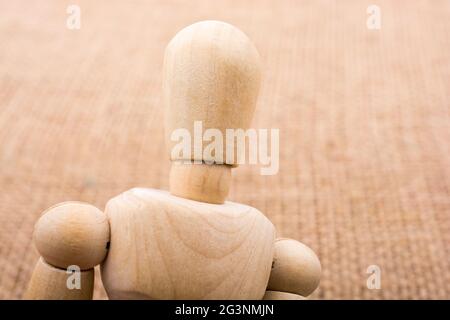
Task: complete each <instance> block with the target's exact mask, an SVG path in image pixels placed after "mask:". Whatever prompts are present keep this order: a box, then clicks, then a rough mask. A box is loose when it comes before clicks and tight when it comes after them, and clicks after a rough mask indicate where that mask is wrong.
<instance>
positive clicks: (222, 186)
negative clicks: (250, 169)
mask: <svg viewBox="0 0 450 320" xmlns="http://www.w3.org/2000/svg"><path fill="white" fill-rule="evenodd" d="M231 168H232V167H231V166H229V165H220V164H219V165H207V164H182V163H178V162H172V165H171V166H170V178H169V181H170V182H169V184H170V187H169V190H170V193H171V194H173V195H175V196H179V197H182V198H186V199H191V200H196V201H201V202H208V203H216V204H221V203H224V201H225V199H226V197H227V196H228V192H229V190H230V184H231Z"/></svg>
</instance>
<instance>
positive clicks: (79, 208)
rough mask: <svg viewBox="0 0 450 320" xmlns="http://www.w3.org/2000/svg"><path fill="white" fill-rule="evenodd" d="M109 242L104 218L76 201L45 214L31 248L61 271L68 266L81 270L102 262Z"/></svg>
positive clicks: (100, 212)
mask: <svg viewBox="0 0 450 320" xmlns="http://www.w3.org/2000/svg"><path fill="white" fill-rule="evenodd" d="M109 238H110V236H109V224H108V218H107V217H106V215H105V214H104V213H103V212H102V211H100V210H99V209H98V208H96V207H94V206H93V205H90V204H88V203H82V202H76V201H68V202H64V203H60V204H57V205H55V206H52V207H51V208H49V209H47V210H45V211H44V213H43V215H42V216H41V217H40V218H39V220H38V221H37V222H36V225H35V227H34V232H33V239H34V245H35V246H36V248H37V250H38V251H39V253H40V254H41V256H42V257H43V258H44V260H45V261H46V262H47V263H49V264H50V265H52V266H54V267H58V268H62V269H66V268H67V267H68V266H71V265H77V266H78V267H79V268H80V269H81V270H88V269H92V268H94V267H95V266H96V265H98V264H100V262H102V261H103V259H105V257H106V254H107V252H108V246H109Z"/></svg>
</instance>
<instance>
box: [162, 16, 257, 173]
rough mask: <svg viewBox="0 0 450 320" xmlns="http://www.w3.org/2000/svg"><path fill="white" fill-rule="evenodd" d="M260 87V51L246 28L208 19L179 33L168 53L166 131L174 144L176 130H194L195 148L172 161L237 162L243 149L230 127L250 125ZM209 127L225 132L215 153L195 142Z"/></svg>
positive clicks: (178, 155) (165, 74) (164, 85)
mask: <svg viewBox="0 0 450 320" xmlns="http://www.w3.org/2000/svg"><path fill="white" fill-rule="evenodd" d="M260 85H261V62H260V57H259V53H258V51H257V50H256V48H255V46H254V45H253V43H252V42H251V40H250V39H249V38H248V37H247V36H246V35H245V34H244V33H243V32H242V31H241V30H239V29H238V28H236V27H235V26H232V25H230V24H228V23H225V22H222V21H211V20H208V21H200V22H197V23H194V24H191V25H189V26H187V27H185V28H183V29H182V30H181V31H179V32H178V33H177V34H176V35H175V36H174V37H173V39H172V40H171V41H170V43H169V44H168V45H167V48H166V51H165V54H164V67H163V94H164V106H165V130H166V135H167V141H168V145H169V146H172V147H173V146H175V145H176V144H177V143H179V141H178V140H177V141H173V140H172V134H173V133H174V132H175V131H176V130H179V129H187V130H189V132H190V136H191V139H190V142H191V145H192V147H191V152H190V154H189V157H187V156H186V155H185V154H182V155H180V154H173V153H171V160H197V161H209V162H212V163H218V164H224V163H226V164H229V165H233V166H236V165H237V164H238V160H239V159H241V158H242V157H238V151H239V152H242V151H241V150H238V148H237V146H236V145H237V144H236V143H235V142H234V138H233V139H226V130H227V129H247V128H248V127H249V126H250V124H251V121H252V118H253V112H254V110H255V106H256V100H257V98H258V92H259V88H260ZM196 121H201V126H202V131H201V132H200V135H201V136H200V137H198V133H196V132H195V130H194V122H196ZM207 129H214V130H219V131H220V133H221V134H222V143H221V144H222V146H219V148H215V150H214V152H213V153H211V152H205V149H206V148H207V145H208V143H206V142H205V143H203V145H200V144H196V143H195V140H196V139H199V138H200V139H203V132H204V130H207ZM196 135H197V136H196ZM170 149H172V148H170ZM230 150H231V154H229V153H230V152H229V151H230Z"/></svg>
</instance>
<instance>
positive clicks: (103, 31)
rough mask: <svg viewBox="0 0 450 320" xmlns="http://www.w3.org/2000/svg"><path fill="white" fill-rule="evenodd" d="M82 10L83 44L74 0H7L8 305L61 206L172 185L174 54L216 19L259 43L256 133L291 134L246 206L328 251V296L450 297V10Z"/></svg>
mask: <svg viewBox="0 0 450 320" xmlns="http://www.w3.org/2000/svg"><path fill="white" fill-rule="evenodd" d="M76 2H77V4H78V5H79V6H80V8H81V29H79V30H70V29H68V28H67V27H66V20H67V18H68V17H69V14H67V13H66V9H67V6H68V5H69V3H67V1H6V0H5V1H3V0H1V1H0V188H1V192H0V298H2V299H18V298H20V297H21V296H22V294H23V292H24V290H25V288H26V285H27V282H28V280H29V278H30V276H31V273H32V270H33V268H34V264H35V262H36V260H37V258H38V253H37V251H36V250H35V249H34V247H33V244H32V241H31V237H32V231H33V225H34V223H35V222H36V220H37V219H38V217H39V216H40V214H41V213H42V211H43V210H44V209H46V208H47V207H49V206H51V205H53V204H55V203H58V202H61V201H66V200H81V201H86V202H89V203H92V204H94V205H96V206H98V207H99V208H104V206H105V204H106V202H107V201H108V199H110V198H112V197H113V196H115V195H117V194H119V193H121V192H123V191H125V190H127V189H129V188H132V187H135V186H140V187H150V188H160V189H167V188H168V169H169V163H168V155H167V154H166V150H165V142H164V136H163V127H162V123H163V121H162V119H163V106H162V94H161V73H162V59H163V53H164V48H165V46H166V44H167V43H168V41H169V40H170V39H171V37H172V36H173V35H174V34H175V33H176V32H177V31H178V30H180V29H181V28H183V27H184V26H186V25H189V24H191V23H193V22H196V21H199V20H207V19H215V20H223V21H226V22H229V23H231V24H234V25H236V26H237V27H239V28H240V29H242V30H243V31H244V32H245V33H247V34H248V35H249V37H250V38H251V39H252V40H253V41H254V43H255V45H256V47H257V48H258V50H259V52H260V54H261V57H262V62H263V66H264V80H263V84H262V88H261V93H260V97H259V101H258V105H257V109H256V113H255V118H254V122H253V127H255V128H278V129H280V168H279V173H278V174H277V175H273V176H261V175H260V174H259V167H257V166H256V167H255V166H249V165H244V166H241V167H239V168H238V169H236V170H234V180H233V184H232V190H231V194H230V197H229V198H230V200H233V201H237V202H242V203H246V204H249V205H251V206H254V207H256V208H258V209H260V210H261V211H262V212H264V213H265V214H266V215H267V216H268V217H269V218H270V219H271V220H272V222H273V223H274V224H275V226H276V228H277V230H278V235H279V236H283V237H291V238H295V239H298V240H300V241H302V242H304V243H305V244H307V245H309V246H310V247H311V248H313V249H314V250H315V252H316V253H317V254H318V256H319V258H320V260H321V263H322V268H323V276H322V282H321V285H320V288H319V289H318V290H317V291H316V292H315V293H314V295H313V298H315V299H323V298H326V299H339V298H348V299H361V298H363V299H400V298H401V299H412V298H417V299H420V298H446V299H450V253H449V248H450V196H449V189H450V179H449V178H450V150H449V141H450V125H449V108H450V2H449V1H447V0H434V1H394V0H392V1H383V0H378V1H376V4H377V5H378V6H379V8H380V10H381V29H379V30H370V29H368V27H367V25H366V21H367V19H368V17H369V14H368V13H367V8H368V7H369V5H371V4H372V3H373V2H374V1H372V0H370V1H365V0H363V1H356V0H355V1H325V0H322V1H266V0H262V1H110V0H108V1H106V0H104V1H76ZM371 265H377V266H379V267H380V268H381V289H379V290H370V289H368V288H367V284H366V281H367V278H368V277H369V274H367V268H368V267H369V266H371ZM98 275H99V271H98V270H97V276H98ZM94 297H95V298H96V299H104V298H106V294H105V291H104V290H103V289H102V284H101V281H100V277H97V278H96V289H95V295H94Z"/></svg>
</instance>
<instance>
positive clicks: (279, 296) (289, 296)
mask: <svg viewBox="0 0 450 320" xmlns="http://www.w3.org/2000/svg"><path fill="white" fill-rule="evenodd" d="M263 300H307V298H305V297H302V296H300V295H298V294H294V293H289V292H281V291H271V290H267V291H266V293H265V294H264V297H263Z"/></svg>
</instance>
